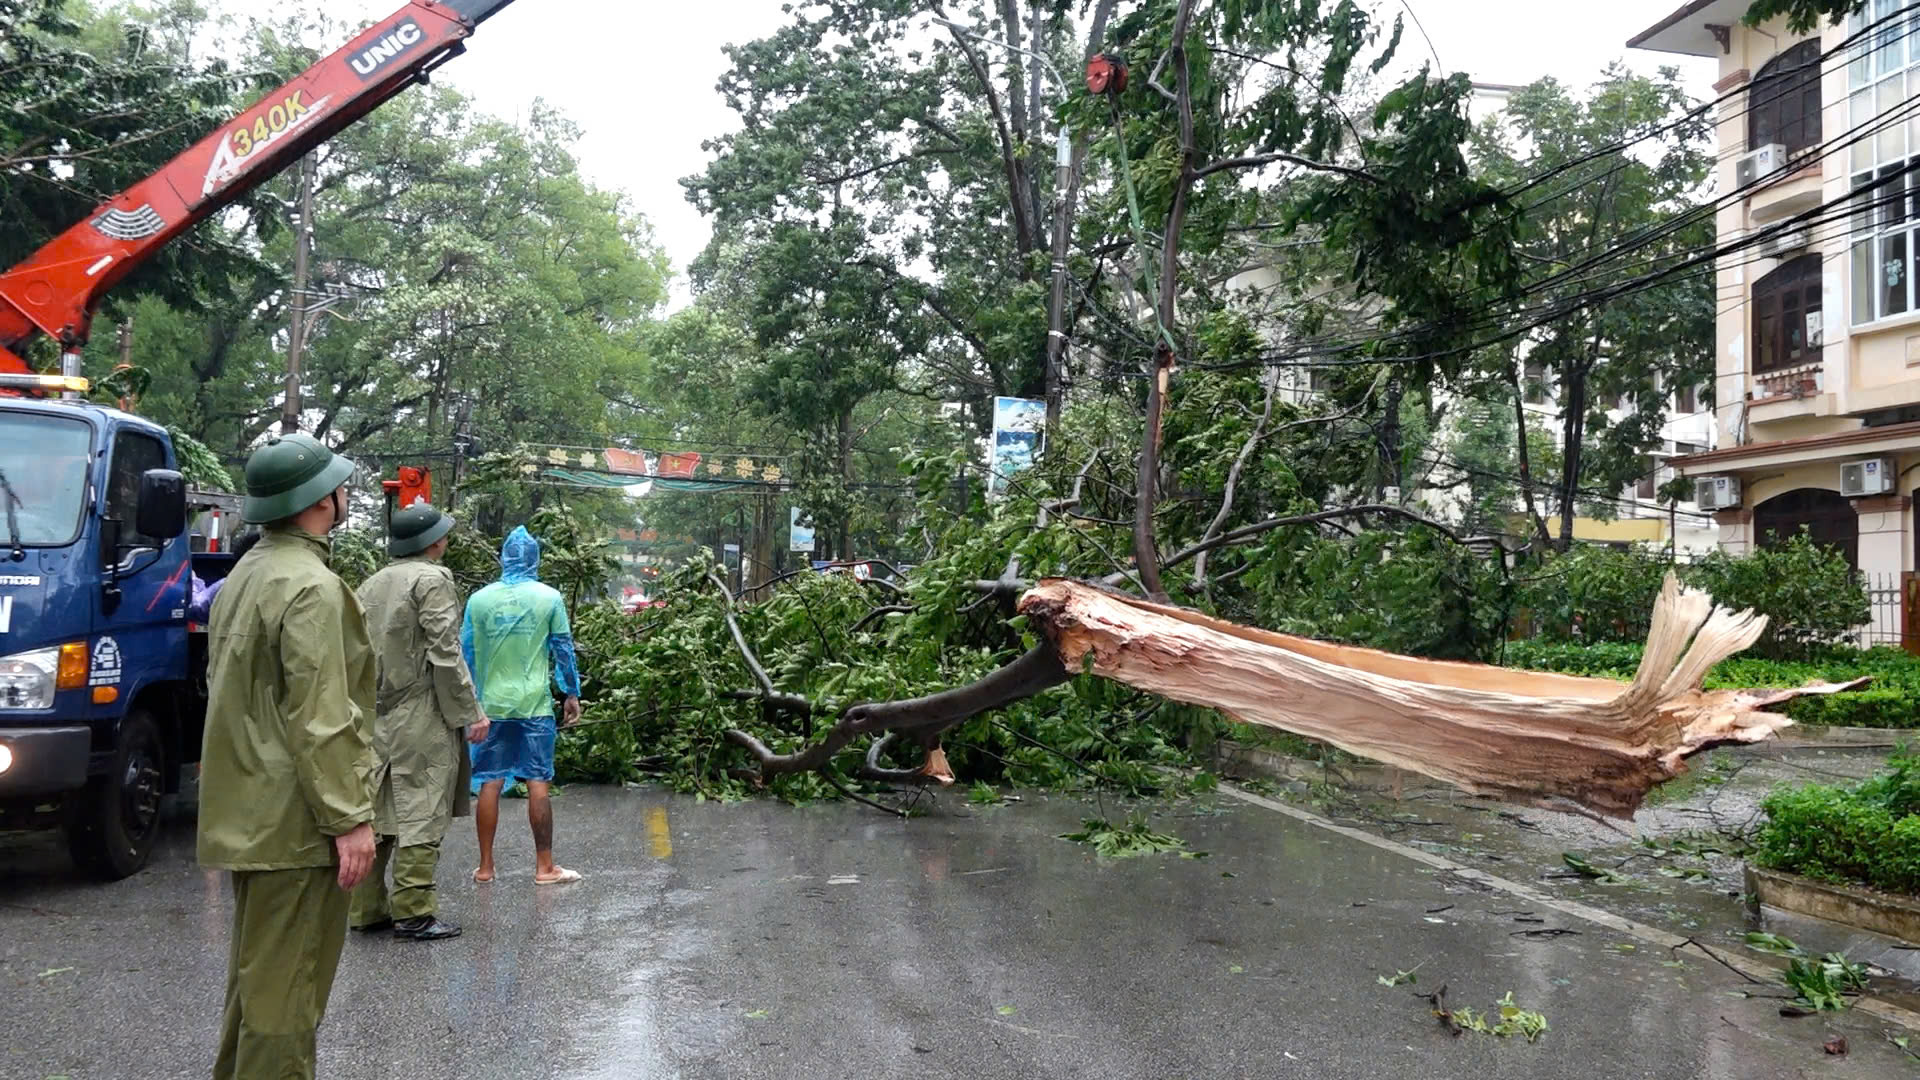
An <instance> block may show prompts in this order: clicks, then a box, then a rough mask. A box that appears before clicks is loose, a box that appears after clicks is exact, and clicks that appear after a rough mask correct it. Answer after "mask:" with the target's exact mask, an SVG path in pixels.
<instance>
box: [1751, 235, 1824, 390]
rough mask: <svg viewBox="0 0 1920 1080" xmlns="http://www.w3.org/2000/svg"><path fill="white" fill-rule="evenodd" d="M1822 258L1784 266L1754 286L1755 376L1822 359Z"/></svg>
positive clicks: (1811, 257) (1805, 257) (1806, 257)
mask: <svg viewBox="0 0 1920 1080" xmlns="http://www.w3.org/2000/svg"><path fill="white" fill-rule="evenodd" d="M1821 265H1822V260H1821V258H1820V256H1818V255H1802V256H1800V257H1799V258H1797V259H1792V260H1789V261H1787V262H1784V263H1781V264H1780V265H1779V266H1777V267H1775V268H1774V269H1773V270H1772V271H1770V272H1769V273H1768V274H1767V276H1765V277H1763V278H1761V279H1760V280H1759V281H1756V282H1754V283H1753V301H1752V303H1753V373H1754V374H1755V375H1762V374H1765V373H1767V372H1770V371H1780V370H1783V369H1785V368H1790V367H1794V366H1796V365H1799V364H1810V363H1812V362H1813V361H1814V360H1815V359H1817V358H1818V357H1819V355H1820V349H1819V344H1820V270H1821Z"/></svg>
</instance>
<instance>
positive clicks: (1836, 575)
mask: <svg viewBox="0 0 1920 1080" xmlns="http://www.w3.org/2000/svg"><path fill="white" fill-rule="evenodd" d="M1669 570H1672V571H1674V572H1676V573H1678V574H1679V576H1680V579H1681V580H1682V581H1683V582H1685V583H1686V584H1688V585H1691V586H1693V587H1695V588H1700V589H1705V590H1706V591H1707V592H1709V593H1712V594H1713V598H1714V599H1715V600H1716V601H1718V602H1719V603H1721V604H1723V605H1725V606H1726V607H1729V608H1733V609H1736V610H1738V609H1741V608H1751V609H1753V610H1754V611H1757V612H1759V613H1760V614H1762V615H1765V616H1767V620H1768V621H1767V630H1766V633H1765V634H1763V635H1762V636H1761V638H1760V640H1759V641H1758V642H1755V643H1754V646H1753V649H1752V654H1753V655H1757V656H1768V657H1776V658H1788V657H1791V658H1795V659H1806V658H1809V657H1813V656H1817V655H1819V654H1820V653H1821V652H1822V651H1823V650H1825V649H1827V648H1830V647H1832V646H1835V645H1840V644H1848V643H1852V642H1853V640H1854V638H1855V636H1856V635H1855V631H1856V629H1857V628H1858V627H1859V626H1861V625H1862V624H1863V623H1865V622H1867V621H1868V619H1869V618H1871V617H1872V608H1871V607H1870V606H1869V604H1868V602H1867V593H1866V590H1865V588H1864V587H1862V585H1861V583H1860V577H1859V575H1858V574H1856V573H1854V571H1853V568H1852V567H1850V566H1848V565H1847V560H1846V558H1845V557H1844V556H1842V555H1841V554H1840V553H1839V552H1838V551H1836V550H1834V549H1832V548H1828V547H1822V546H1820V545H1818V544H1815V543H1814V542H1813V540H1812V539H1811V538H1810V537H1809V536H1808V535H1807V534H1806V533H1805V532H1804V531H1802V532H1801V533H1800V534H1799V535H1797V536H1795V537H1793V538H1792V539H1790V540H1788V541H1787V542H1786V543H1784V544H1781V545H1779V546H1778V547H1773V548H1761V549H1758V550H1755V551H1752V552H1749V553H1747V554H1745V555H1740V556H1733V555H1728V554H1727V553H1726V552H1724V551H1717V550H1716V551H1714V552H1712V553H1710V554H1709V555H1707V556H1706V557H1705V558H1703V559H1701V560H1700V561H1698V562H1696V563H1693V564H1692V565H1680V566H1675V565H1672V564H1670V563H1669V562H1668V561H1667V560H1666V558H1665V557H1664V556H1662V555H1660V554H1659V553H1657V552H1650V551H1641V550H1619V549H1614V548H1607V547H1592V546H1584V547H1576V548H1574V549H1573V550H1571V551H1569V552H1566V553H1565V554H1561V555H1555V556H1552V557H1551V558H1549V559H1546V560H1545V561H1544V562H1539V563H1532V564H1528V565H1523V566H1521V567H1519V568H1517V569H1516V570H1515V572H1514V583H1515V586H1516V590H1515V595H1514V597H1513V599H1514V602H1515V604H1516V605H1517V609H1516V616H1517V618H1518V620H1519V621H1520V622H1521V623H1522V624H1523V625H1525V626H1528V627H1530V628H1531V629H1532V630H1533V631H1534V632H1537V633H1539V634H1540V635H1541V636H1542V637H1545V638H1547V639H1549V640H1553V641H1572V642H1579V643H1582V644H1592V643H1600V642H1618V643H1626V644H1634V643H1638V642H1642V641H1645V640H1646V637H1647V626H1648V622H1649V621H1650V620H1651V618H1652V615H1653V605H1654V600H1655V599H1656V598H1657V597H1658V596H1659V595H1660V586H1661V582H1662V581H1663V580H1664V579H1665V577H1666V575H1667V572H1668V571H1669Z"/></svg>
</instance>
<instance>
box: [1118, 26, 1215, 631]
mask: <svg viewBox="0 0 1920 1080" xmlns="http://www.w3.org/2000/svg"><path fill="white" fill-rule="evenodd" d="M1194 2H1195V0H1181V2H1180V10H1179V12H1178V13H1177V14H1176V15H1175V16H1174V19H1173V37H1172V39H1171V41H1170V42H1169V44H1168V49H1167V51H1168V53H1169V54H1170V55H1169V57H1168V59H1169V61H1170V62H1171V64H1172V66H1173V70H1174V77H1175V79H1176V84H1175V85H1176V87H1177V89H1176V90H1175V94H1174V107H1175V108H1177V109H1178V110H1179V112H1180V177H1179V179H1178V180H1177V181H1176V182H1175V183H1174V187H1173V203H1172V205H1171V206H1169V207H1168V209H1167V228H1166V235H1165V236H1164V237H1163V238H1162V241H1161V247H1160V296H1159V301H1160V309H1159V311H1158V312H1157V316H1158V318H1159V321H1160V326H1159V330H1160V334H1161V336H1162V337H1163V338H1166V339H1168V340H1163V341H1162V342H1161V343H1160V347H1159V348H1158V349H1156V350H1155V352H1154V364H1153V370H1152V371H1150V372H1149V373H1148V374H1149V381H1148V383H1147V426H1146V431H1145V432H1144V433H1142V435H1141V437H1140V474H1139V484H1140V490H1139V492H1138V496H1137V498H1136V499H1135V500H1134V513H1133V560H1134V563H1135V567H1136V569H1137V570H1138V571H1139V573H1140V587H1141V588H1142V589H1145V590H1146V593H1147V595H1148V596H1149V597H1151V598H1152V599H1154V600H1165V599H1166V597H1167V592H1166V589H1164V588H1162V587H1161V584H1160V555H1159V552H1158V551H1157V550H1156V549H1155V545H1154V531H1153V512H1154V509H1155V508H1156V505H1157V504H1158V502H1159V497H1160V439H1161V430H1160V428H1161V421H1162V419H1163V418H1164V417H1165V414H1166V408H1167V387H1168V383H1169V382H1170V380H1171V378H1172V375H1173V364H1174V355H1173V346H1172V344H1171V338H1172V334H1173V319H1174V312H1175V310H1176V305H1175V299H1176V296H1175V290H1176V289H1177V288H1178V287H1179V285H1180V232H1181V230H1182V229H1183V228H1184V227H1185V225H1186V220H1187V200H1188V199H1189V198H1190V197H1191V196H1192V194H1193V182H1194V180H1195V178H1196V175H1197V174H1196V171H1195V169H1194V139H1193V81H1192V79H1191V78H1190V76H1189V73H1188V71H1187V28H1188V27H1189V26H1191V25H1192V23H1193V5H1194ZM1124 152H1125V150H1124V148H1123V149H1122V153H1124Z"/></svg>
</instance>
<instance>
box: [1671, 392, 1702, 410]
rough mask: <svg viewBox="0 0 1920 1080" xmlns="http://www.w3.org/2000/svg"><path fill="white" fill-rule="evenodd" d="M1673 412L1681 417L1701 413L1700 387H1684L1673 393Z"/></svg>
mask: <svg viewBox="0 0 1920 1080" xmlns="http://www.w3.org/2000/svg"><path fill="white" fill-rule="evenodd" d="M1673 411H1674V412H1675V413H1677V414H1679V415H1680V416H1691V415H1692V414H1694V413H1697V412H1699V411H1700V390H1699V388H1698V387H1693V386H1683V387H1681V388H1680V389H1678V390H1675V391H1674V392H1673Z"/></svg>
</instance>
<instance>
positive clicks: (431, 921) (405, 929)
mask: <svg viewBox="0 0 1920 1080" xmlns="http://www.w3.org/2000/svg"><path fill="white" fill-rule="evenodd" d="M393 936H394V937H397V938H407V939H409V940H412V941H439V940H440V939H442V938H450V937H459V936H460V928H459V927H457V926H455V925H453V924H452V923H450V922H441V921H440V919H439V918H438V917H437V916H433V915H417V916H415V917H413V918H411V919H401V920H400V921H399V922H396V923H394V924H393Z"/></svg>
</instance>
